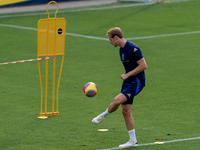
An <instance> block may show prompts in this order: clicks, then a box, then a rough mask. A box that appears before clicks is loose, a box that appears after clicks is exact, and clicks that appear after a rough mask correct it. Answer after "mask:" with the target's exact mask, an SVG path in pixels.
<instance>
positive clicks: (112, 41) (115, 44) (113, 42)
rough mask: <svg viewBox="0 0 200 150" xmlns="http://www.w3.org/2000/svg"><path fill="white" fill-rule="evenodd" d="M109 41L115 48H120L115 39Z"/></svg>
mask: <svg viewBox="0 0 200 150" xmlns="http://www.w3.org/2000/svg"><path fill="white" fill-rule="evenodd" d="M109 40H110V44H112V45H113V46H114V47H117V46H118V45H117V41H116V39H115V38H109Z"/></svg>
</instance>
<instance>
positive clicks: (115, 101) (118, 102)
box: [113, 97, 121, 106]
mask: <svg viewBox="0 0 200 150" xmlns="http://www.w3.org/2000/svg"><path fill="white" fill-rule="evenodd" d="M113 104H114V105H115V106H119V105H120V104H121V103H120V100H119V99H118V98H117V97H115V98H114V101H113Z"/></svg>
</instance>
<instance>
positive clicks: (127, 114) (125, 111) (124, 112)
mask: <svg viewBox="0 0 200 150" xmlns="http://www.w3.org/2000/svg"><path fill="white" fill-rule="evenodd" d="M122 114H123V116H124V117H126V116H129V115H131V111H130V110H127V109H124V108H122Z"/></svg>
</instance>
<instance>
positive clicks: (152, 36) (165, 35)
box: [126, 31, 200, 40]
mask: <svg viewBox="0 0 200 150" xmlns="http://www.w3.org/2000/svg"><path fill="white" fill-rule="evenodd" d="M197 33H200V31H192V32H182V33H172V34H162V35H151V36H143V37H133V38H126V40H140V39H152V38H158V37H167V36H178V35H187V34H197Z"/></svg>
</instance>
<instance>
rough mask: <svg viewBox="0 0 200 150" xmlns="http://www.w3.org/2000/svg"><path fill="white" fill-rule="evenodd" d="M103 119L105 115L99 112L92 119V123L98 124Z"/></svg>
mask: <svg viewBox="0 0 200 150" xmlns="http://www.w3.org/2000/svg"><path fill="white" fill-rule="evenodd" d="M104 119H105V117H104V116H103V115H102V114H100V115H98V116H97V117H95V118H93V119H92V123H94V124H99V123H100V122H101V121H103V120H104Z"/></svg>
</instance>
